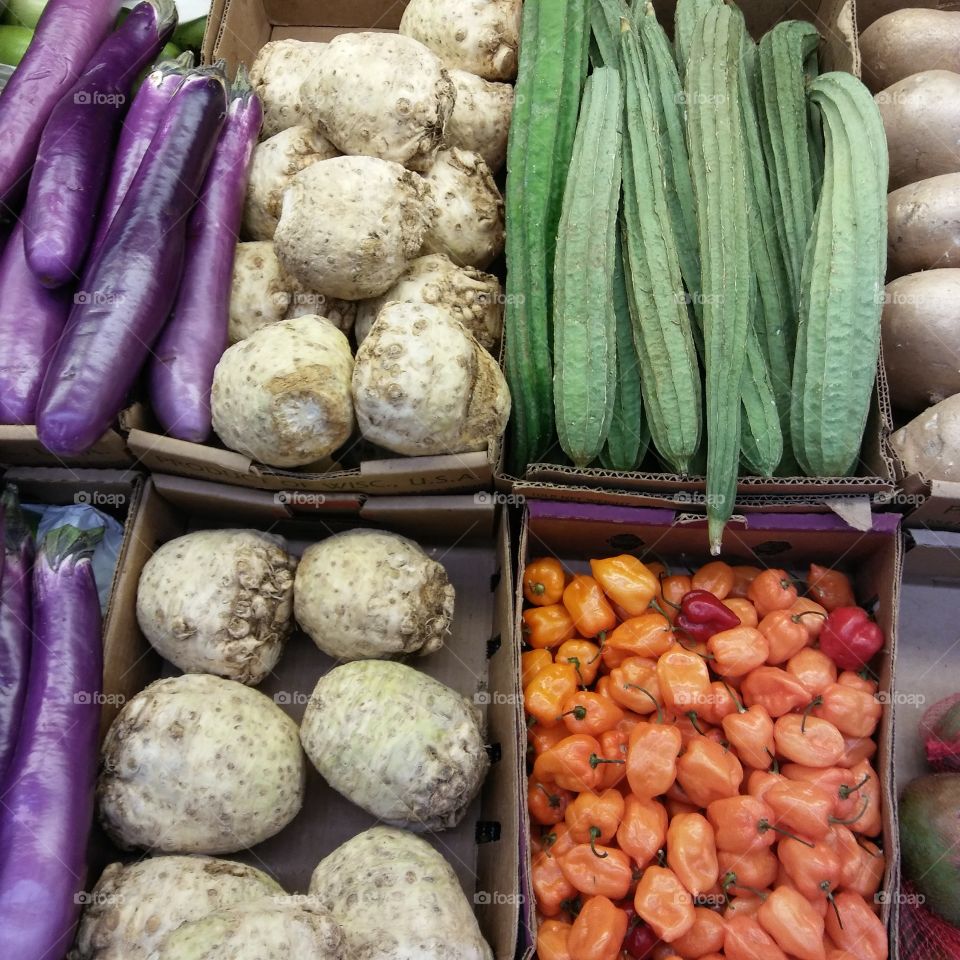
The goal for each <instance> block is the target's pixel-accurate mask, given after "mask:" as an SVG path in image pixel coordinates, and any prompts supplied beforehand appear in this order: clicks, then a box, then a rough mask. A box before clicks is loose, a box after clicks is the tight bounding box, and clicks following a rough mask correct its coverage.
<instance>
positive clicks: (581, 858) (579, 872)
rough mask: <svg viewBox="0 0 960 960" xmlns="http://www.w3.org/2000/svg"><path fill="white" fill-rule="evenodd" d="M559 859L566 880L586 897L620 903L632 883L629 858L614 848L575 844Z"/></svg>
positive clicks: (631, 869)
mask: <svg viewBox="0 0 960 960" xmlns="http://www.w3.org/2000/svg"><path fill="white" fill-rule="evenodd" d="M558 859H559V860H560V869H561V870H562V871H563V875H564V876H565V877H566V878H567V880H569V881H570V883H572V884H573V885H574V886H575V887H576V888H577V890H579V891H580V892H581V893H582V894H585V895H586V896H589V897H610V899H611V900H622V899H623V898H624V897H625V896H626V895H627V892H628V891H629V889H630V884H631V883H632V881H633V868H632V867H631V866H630V858H629V857H628V856H627V855H626V854H625V853H624V852H623V851H622V850H618V849H616V847H602V846H599V845H594V844H590V843H578V844H577V845H576V846H575V847H574V848H573V849H572V850H568V851H567V852H566V853H565V854H563V855H562V856H561V857H559V858H558Z"/></svg>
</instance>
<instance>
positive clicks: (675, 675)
mask: <svg viewBox="0 0 960 960" xmlns="http://www.w3.org/2000/svg"><path fill="white" fill-rule="evenodd" d="M657 680H658V681H659V685H660V696H661V697H662V698H663V703H664V706H666V707H667V708H668V709H670V710H672V711H673V712H674V713H677V714H683V713H687V712H688V711H689V710H699V709H700V707H701V706H702V705H703V704H705V703H707V702H708V700H709V697H710V674H709V672H708V670H707V665H706V664H705V663H704V662H703V658H702V657H700V656H698V655H697V654H695V653H691V652H690V651H689V650H684V649H683V647H676V648H674V649H671V650H668V651H667V652H666V653H663V654H661V655H660V657H659V658H658V660H657Z"/></svg>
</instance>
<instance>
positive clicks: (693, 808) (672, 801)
mask: <svg viewBox="0 0 960 960" xmlns="http://www.w3.org/2000/svg"><path fill="white" fill-rule="evenodd" d="M676 786H677V785H676V784H674V785H673V787H671V788H670V793H668V794H667V795H666V799H665V800H664V803H665V804H666V807H667V814H668V816H669V817H670V818H671V819H673V818H674V817H675V816H677V815H678V814H680V813H699V812H700V807H698V806H697V805H696V804H693V803H690V802H689V801H688V800H679V799H677V795H676V793H674V790H675V789H676ZM671 794H672V795H671Z"/></svg>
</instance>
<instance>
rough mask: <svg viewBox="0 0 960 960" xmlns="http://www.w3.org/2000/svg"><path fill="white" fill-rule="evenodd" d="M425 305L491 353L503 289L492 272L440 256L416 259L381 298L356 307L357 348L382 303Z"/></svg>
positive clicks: (497, 336) (497, 331) (495, 342)
mask: <svg viewBox="0 0 960 960" xmlns="http://www.w3.org/2000/svg"><path fill="white" fill-rule="evenodd" d="M391 300H397V301H400V302H407V303H428V304H430V305H431V306H434V307H439V308H440V309H442V310H445V311H446V312H447V313H449V314H450V316H451V317H452V318H453V319H454V320H458V321H459V322H460V323H462V324H463V325H464V327H466V329H467V330H468V331H469V332H470V333H472V334H473V336H475V337H476V338H477V340H478V341H479V342H480V344H481V345H482V346H484V347H486V349H487V350H489V351H490V352H491V353H493V354H496V352H497V350H498V349H499V347H500V337H501V336H502V334H503V288H502V287H501V286H500V281H499V280H498V279H497V278H496V277H495V276H494V275H493V274H492V273H483V272H481V271H480V270H475V269H474V268H473V267H459V266H457V264H455V263H454V262H453V261H452V260H451V259H450V258H449V257H446V256H444V255H443V254H441V253H434V254H430V255H428V256H426V257H418V258H417V259H416V260H414V261H413V262H412V263H411V264H410V265H409V266H408V267H407V269H406V270H404V272H403V273H402V274H401V276H400V279H399V280H398V281H397V282H396V283H395V284H394V285H393V286H392V287H391V288H390V289H389V290H388V291H387V292H386V293H385V294H383V295H382V296H380V297H374V298H373V299H371V300H364V301H362V302H361V303H360V304H358V305H357V316H356V325H355V327H354V330H355V334H356V338H357V346H359V345H360V344H361V343H363V341H364V340H365V339H366V338H367V335H368V334H369V333H370V328H371V327H372V326H373V324H374V322H375V321H376V319H377V315H378V314H379V313H380V311H381V309H382V308H383V306H384V304H386V303H389V302H390V301H391Z"/></svg>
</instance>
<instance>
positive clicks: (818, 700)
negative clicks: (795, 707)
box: [800, 694, 823, 733]
mask: <svg viewBox="0 0 960 960" xmlns="http://www.w3.org/2000/svg"><path fill="white" fill-rule="evenodd" d="M821 706H823V697H821V696H820V695H819V694H818V695H817V696H815V697H814V698H813V699H812V700H811V701H810V702H809V703H808V704H807V706H806V708H805V709H804V711H803V719H802V720H801V721H800V732H801V733H806V732H807V718H808V717H809V716H810V711H811V710H813V709H814V708H815V707H821Z"/></svg>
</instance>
